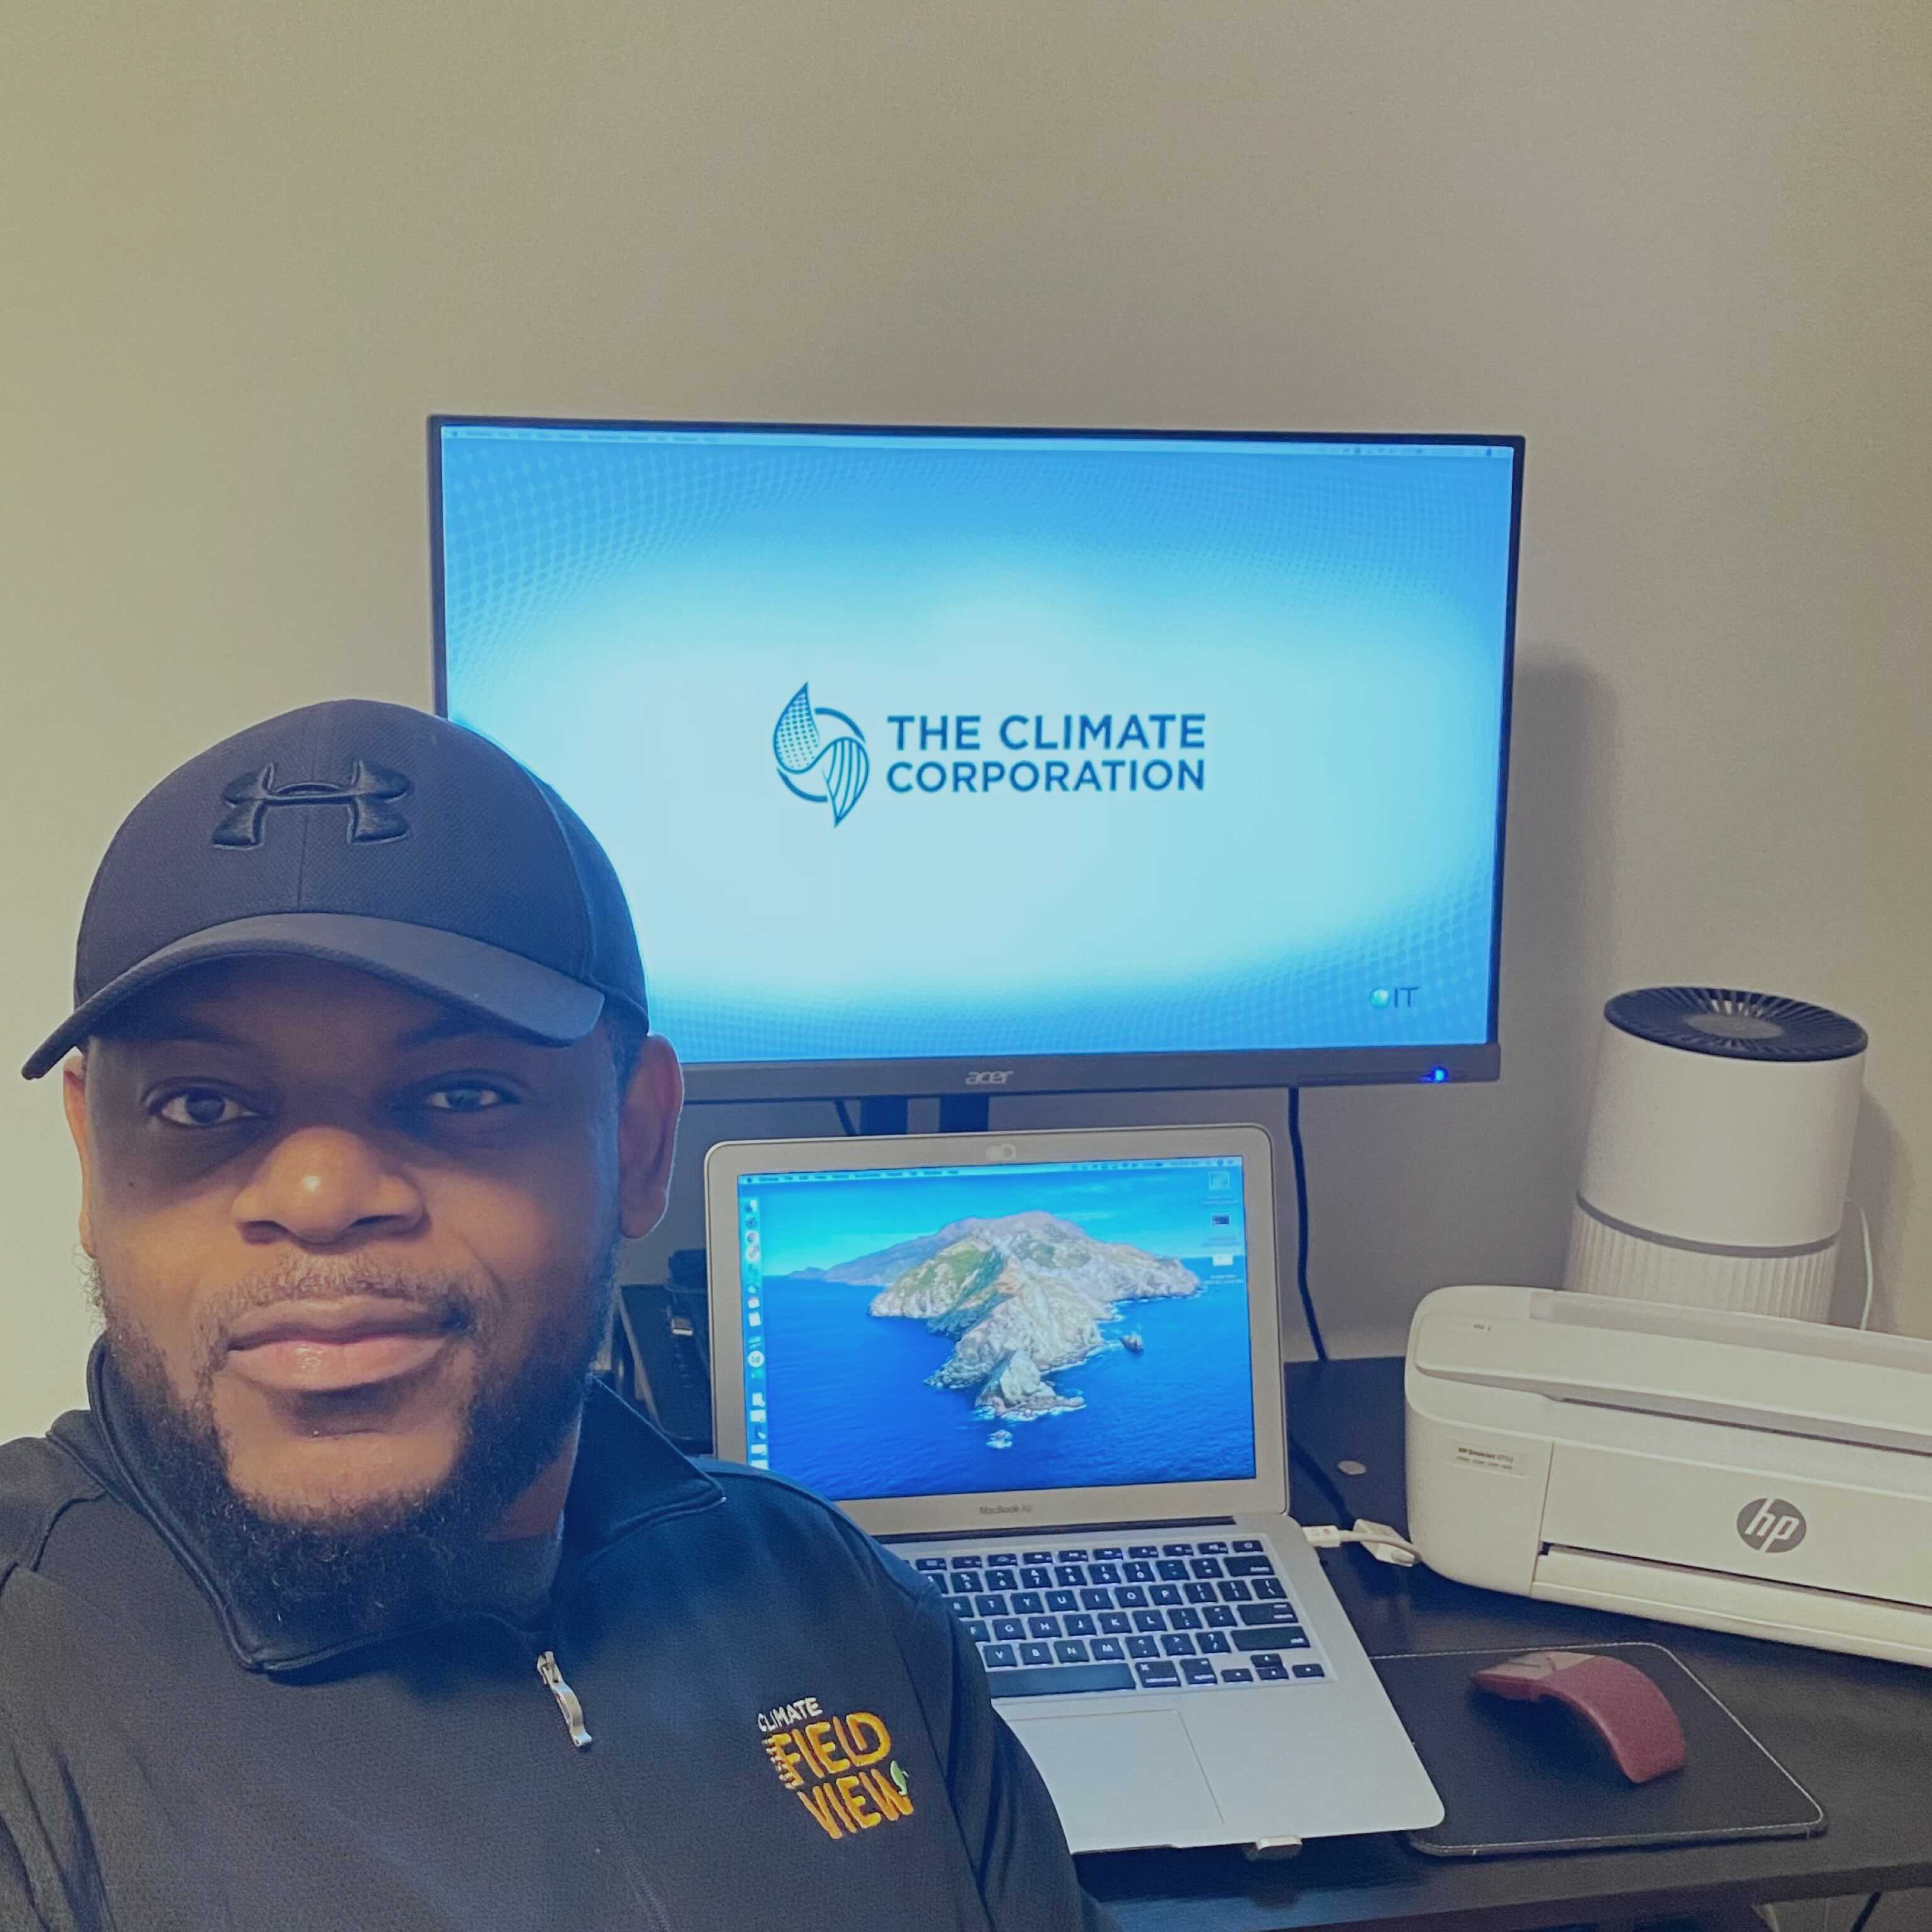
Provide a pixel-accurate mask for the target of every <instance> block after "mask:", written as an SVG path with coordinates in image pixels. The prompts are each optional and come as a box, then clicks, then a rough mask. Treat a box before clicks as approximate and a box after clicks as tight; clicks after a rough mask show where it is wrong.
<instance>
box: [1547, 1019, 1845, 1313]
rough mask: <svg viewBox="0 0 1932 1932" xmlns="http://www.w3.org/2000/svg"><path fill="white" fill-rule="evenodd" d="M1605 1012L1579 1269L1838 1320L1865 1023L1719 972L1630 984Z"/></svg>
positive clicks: (1627, 1290)
mask: <svg viewBox="0 0 1932 1932" xmlns="http://www.w3.org/2000/svg"><path fill="white" fill-rule="evenodd" d="M1604 1022H1605V1024H1604V1034H1603V1043H1602V1047H1601V1052H1600V1055H1599V1057H1598V1064H1597V1092H1596V1102H1595V1107H1594V1108H1593V1109H1592V1113H1591V1117H1590V1136H1589V1143H1588V1145H1587V1147H1586V1149H1585V1151H1584V1156H1583V1178H1582V1181H1581V1182H1580V1184H1579V1185H1578V1187H1577V1205H1576V1207H1575V1209H1574V1212H1573V1214H1572V1216H1571V1223H1570V1256H1569V1260H1568V1263H1567V1265H1565V1269H1564V1273H1563V1285H1564V1286H1565V1287H1566V1288H1571V1289H1582V1290H1583V1291H1584V1292H1586V1293H1589V1294H1592V1295H1625V1296H1629V1297H1631V1298H1634V1299H1637V1300H1639V1301H1670V1302H1676V1303H1677V1304H1680V1305H1681V1306H1683V1307H1691V1308H1720V1309H1731V1310H1739V1311H1740V1312H1742V1313H1748V1314H1752V1315H1784V1316H1793V1317H1795V1318H1796V1319H1799V1320H1801V1321H1806V1322H1822V1321H1823V1320H1824V1319H1826V1316H1827V1315H1828V1313H1829V1311H1830V1308H1831V1302H1832V1282H1833V1278H1834V1275H1835V1271H1836V1267H1837V1262H1838V1232H1839V1229H1840V1226H1841V1223H1843V1219H1844V1211H1845V1183H1846V1178H1847V1177H1848V1176H1849V1173H1850V1171H1851V1165H1852V1135H1853V1133H1855V1131H1856V1130H1857V1127H1858V1099H1859V1095H1860V1093H1861V1089H1862V1085H1863V1081H1864V1053H1865V1043H1866V1042H1865V1032H1864V1028H1862V1027H1861V1026H1859V1025H1857V1024H1855V1022H1852V1021H1851V1020H1849V1019H1846V1018H1845V1016H1843V1014H1842V1013H1833V1012H1832V1011H1831V1010H1829V1008H1826V1007H1814V1006H1808V1005H1807V1004H1805V1002H1804V1001H1802V1000H1787V999H1778V998H1772V997H1769V996H1768V995H1764V994H1761V993H1740V992H1727V991H1724V990H1723V989H1718V988H1715V987H1709V986H1649V987H1646V988H1644V989H1642V990H1641V991H1640V992H1631V993H1620V994H1619V995H1618V996H1617V997H1616V998H1615V999H1613V1001H1610V1004H1609V1005H1608V1006H1607V1007H1605V1008H1604Z"/></svg>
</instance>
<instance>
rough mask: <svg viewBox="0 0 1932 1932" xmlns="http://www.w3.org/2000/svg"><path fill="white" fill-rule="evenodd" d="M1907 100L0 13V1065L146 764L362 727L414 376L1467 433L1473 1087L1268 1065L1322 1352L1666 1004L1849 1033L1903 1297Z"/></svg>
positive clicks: (1495, 1269)
mask: <svg viewBox="0 0 1932 1932" xmlns="http://www.w3.org/2000/svg"><path fill="white" fill-rule="evenodd" d="M1928 75H1932V8H1927V7H1925V6H1924V5H1922V4H1919V0H1898V4H1895V5H1875V4H1853V0H1839V4H1835V5H1831V6H1812V5H1803V4H1799V0H1791V4H1771V3H1770V0H1765V4H1758V5H1700V4H1695V0H1691V4H1686V0H1667V4H1638V3H1637V0H1620V4H1619V5H1598V6H1593V5H1580V4H1571V5H1564V4H1556V0H1520V3H1519V0H1496V4H1490V5H1469V4H1460V5H1458V4H1454V0H1405V3H1404V4H1396V3H1395V0H1382V4H1378V3H1377V0H1324V4H1303V3H1302V0H1052V4H1050V5H1040V4H1039V0H997V4H996V0H977V4H973V5H956V6H938V5H910V6H908V5H904V4H902V0H815V4H805V5H800V4H797V0H745V4H738V5H718V3H717V0H656V4H652V5H619V4H617V0H554V4H552V5H548V6H546V7H527V6H522V5H509V4H507V0H475V4H471V5H460V4H458V5H449V4H440V5H434V6H431V5H423V4H421V0H413V4H410V0H400V3H399V4H392V5H386V6H380V7H379V6H377V5H371V4H360V5H327V6H312V7H294V6H283V7H276V8H273V9H271V8H269V7H261V6H248V5H239V4H217V0H172V4H170V5H166V6H160V7H154V6H139V5H132V4H121V5H99V4H89V0H60V4H55V0H16V4H15V5H13V7H11V8H10V9H9V10H8V12H7V26H6V28H5V40H4V48H0V181H5V184H6V187H5V193H4V196H0V665H4V688H0V824H4V827H5V833H4V838H0V868H4V869H0V886H4V898H3V899H0V904H4V906H5V915H4V916H5V922H6V933H7V945H6V947H5V949H4V951H0V1012H4V1013H5V1016H6V1019H7V1028H6V1029H5V1031H6V1035H7V1041H8V1043H9V1044H8V1046H7V1056H6V1057H7V1059H8V1060H10V1061H17V1060H18V1059H19V1058H20V1057H22V1056H23V1055H24V1053H25V1052H26V1049H27V1048H28V1046H30V1045H31V1043H32V1042H33V1041H34V1040H35V1039H36V1038H37V1037H38V1036H39V1034H40V1031H42V1029H43V1028H44V1027H45V1026H46V1025H48V1024H49V1022H51V1021H52V1019H54V1018H55V1017H57V1016H58V1014H59V1013H61V1012H63V1011H64V1010H65V1008H64V1006H63V1004H62V1001H63V998H64V989H65V981H66V979H67V976H68V971H69V961H70V957H71V944H72V935H73V929H74V922H75V919H76V917H77V913H78V911H79V908H80V901H81V897H82V894H83V891H84V889H85V888H86V883H87V880H88V877H89V873H90V872H91V871H92V867H93V865H94V863H95V859H96V858H97V857H98V854H99V852H100V850H101V847H102V845H103V844H104V841H106V839H107V836H108V835H109V833H110V832H111V830H112V829H113V826H114V824H115V822H116V821H117V820H118V818H119V817H120V815H121V813H122V812H123V811H124V810H125V809H126V808H127V805H129V804H130V803H131V802H132V801H133V799H134V798H135V797H136V796H137V795H138V794H139V792H140V791H141V790H142V789H143V788H144V787H145V786H147V785H148V784H149V783H151V781H153V780H154V779H155V778H157V777H159V776H160V775H161V774H162V773H163V772H164V771H166V769H169V767H170V766H172V765H173V764H174V763H176V762H177V761H178V760H180V759H181V757H184V756H185V755H187V754H188V753H190V751H193V750H195V749H196V748H199V746H200V745H202V744H203V743H205V742H208V741H209V740H210V739H212V738H214V736H217V735H219V734H220V733H223V732H226V731H227V730H231V729H233V728H234V727H237V726H239V725H240V724H242V723H244V722H245V721H248V720H250V719H251V718H254V717H257V716H258V715H263V714H266V713H267V712H269V711H271V710H273V709H280V708H282V707H284V706H289V705H293V704H296V703H302V702H305V701H306V700H310V699H313V698H317V697H323V696H326V695H329V694H338V693H344V692H352V691H354V692H365V693H368V694H374V695H378V696H384V697H394V698H400V699H405V700H416V701H426V700H427V697H428V618H427V598H426V589H425V550H426V543H425V511H424V459H423V449H422V419H423V418H424V416H425V415H426V414H427V413H428V412H430V411H431V410H498V411H521V412H530V413H570V414H580V415H586V416H596V415H631V416H646V415H659V416H681V415H690V416H719V417H731V416H750V417H773V418H780V419H783V418H788V417H789V418H820V419H826V418H829V419H841V418H853V419H868V418H869V419H876V420H884V421H892V420H895V419H896V420H907V419H910V420H922V421H940V422H943V421H948V420H956V421H961V422H1033V421H1045V422H1059V423H1087V422H1091V423H1110V422H1128V423H1154V424H1160V423H1174V424H1181V425H1236V426H1268V425H1275V426H1283V427H1296V428H1323V427H1333V428H1355V429H1361V428H1391V429H1418V430H1420V429H1452V428H1454V429H1461V428H1481V429H1499V430H1519V431H1523V433H1525V434H1526V435H1527V437H1529V465H1528V471H1527V479H1528V484H1527V494H1526V515H1525V523H1524V532H1523V588H1522V601H1521V673H1520V691H1519V709H1518V719H1519V726H1518V742H1517V766H1516V782H1515V786H1514V802H1513V810H1514V818H1513V822H1512V825H1511V850H1510V863H1509V882H1508V893H1509V903H1508V938H1507V943H1506V948H1505V972H1506V982H1505V1005H1504V1012H1505V1055H1506V1063H1505V1064H1506V1067H1507V1073H1506V1074H1505V1078H1504V1079H1503V1080H1502V1082H1501V1083H1500V1085H1497V1086H1495V1087H1493V1088H1486V1089H1481V1090H1477V1089H1470V1090H1463V1091H1454V1090H1452V1091H1447V1092H1441V1093H1422V1092H1418V1091H1412V1090H1397V1091H1365V1092H1357V1093H1335V1094H1318V1095H1316V1096H1313V1097H1311V1099H1310V1102H1309V1105H1308V1109H1307V1120H1308V1127H1309V1130H1310V1142H1311V1158H1312V1161H1313V1178H1314V1184H1315V1202H1316V1217H1317V1219H1316V1226H1315V1262H1316V1280H1317V1287H1318V1292H1319V1295H1320V1297H1321V1299H1322V1302H1323V1304H1324V1305H1325V1308H1326V1310H1327V1311H1328V1325H1329V1327H1330V1329H1331V1333H1332V1334H1333V1335H1334V1337H1335V1340H1336V1341H1337V1343H1338V1345H1339V1346H1341V1347H1343V1348H1344V1349H1354V1350H1361V1349H1371V1348H1376V1347H1379V1346H1393V1345H1394V1342H1395V1340H1397V1337H1399V1336H1400V1333H1401V1332H1402V1330H1403V1325H1404V1324H1405V1323H1406V1319H1407V1316H1408V1313H1409V1310H1410V1308H1411V1307H1412V1305H1413V1304H1414V1302H1415V1298H1417V1296H1418V1295H1419V1294H1420V1293H1421V1292H1423V1291H1424V1290H1425V1289H1427V1288H1429V1287H1430V1286H1434V1285H1436V1284H1438V1283H1442V1282H1445V1281H1448V1280H1466V1279H1472V1278H1477V1277H1500V1278H1511V1279H1518V1280H1548V1279H1550V1278H1551V1277H1552V1276H1553V1274H1554V1272H1555V1271H1556V1270H1557V1269H1558V1268H1559V1266H1560V1264H1561V1258H1562V1241H1563V1233H1564V1228H1565V1205H1566V1202H1567V1201H1568V1196H1569V1193H1570V1190H1571V1186H1572V1185H1573V1183H1574V1173H1575V1169H1576V1165H1577V1156H1578V1153H1579V1144H1580V1133H1581V1128H1582V1124H1583V1118H1584V1115H1585V1111H1586V1106H1587V1094H1588V1085H1589V1061H1590V1055H1591V1052H1592V1020H1593V1015H1594V1013H1595V1010H1596V1009H1597V1007H1598V1006H1599V1004H1601V1001H1602V1000H1603V998H1604V996H1605V995H1607V994H1608V993H1610V992H1613V991H1614V990H1616V989H1618V988H1619V987H1622V986H1628V985H1632V984H1637V983H1643V982H1646V981H1649V980H1658V979H1676V978H1680V977H1683V978H1703V977H1712V978H1715V979H1718V980H1730V981H1733V982H1739V983H1746V984H1750V985H1754V986H1764V987H1768V988H1769V989H1774V990H1778V991H1786V992H1793V993H1796V994H1799V995H1806V996H1808V997H1811V998H1817V999H1821V1000H1824V1001H1828V1002H1830V1003H1832V1004H1837V1005H1840V1006H1842V1007H1845V1008H1846V1009H1847V1010H1849V1011H1850V1012H1852V1013H1854V1014H1855V1015H1857V1016H1858V1017H1859V1018H1861V1019H1863V1020H1864V1021H1865V1022H1867V1025H1869V1026H1870V1028H1871V1030H1872V1032H1873V1039H1874V1046H1873V1052H1872V1055H1871V1059H1870V1067H1869V1075H1868V1087H1869V1093H1870V1100H1869V1102H1868V1104H1867V1110H1866V1114H1865V1117H1864V1122H1863V1124H1862V1128H1861V1136H1860V1141H1859V1146H1858V1161H1857V1166H1856V1169H1855V1181H1854V1184H1855V1187H1856V1189H1857V1190H1858V1192H1859V1193H1861V1196H1863V1198H1864V1199H1865V1201H1866V1202H1867V1204H1868V1205H1869V1206H1870V1208H1871V1209H1872V1211H1873V1215H1874V1217H1875V1220H1876V1227H1877V1232H1878V1246H1879V1268H1880V1273H1881V1283H1880V1289H1879V1319H1880V1320H1881V1321H1882V1322H1884V1323H1885V1324H1886V1325H1889V1326H1894V1327H1900V1328H1910V1329H1912V1330H1915V1331H1916V1332H1918V1333H1921V1334H1932V1205H1928V1202H1927V1196H1926V1193H1925V1190H1924V1187H1923V1186H1922V1185H1921V1184H1918V1180H1917V1177H1918V1174H1919V1173H1920V1172H1922V1171H1923V1169H1924V1168H1925V1166H1926V1164H1927V1162H1928V1160H1932V1044H1928V1029H1927V1026H1926V1024H1925V1022H1924V1010H1925V1002H1924V998H1923V997H1922V995H1921V990H1920V986H1919V983H1918V980H1919V975H1920V974H1921V971H1923V970H1924V962H1925V960H1926V959H1927V956H1928V955H1932V944H1928V941H1932V916H1929V915H1928V911H1927V863H1926V858H1925V848H1926V845H1927V839H1928V835H1932V758H1928V757H1927V756H1926V755H1925V754H1924V751H1923V749H1922V747H1921V736H1922V735H1923V733H1924V727H1925V722H1926V720H1927V716H1928V715H1932V706H1928V703H1927V699H1928V691H1927V668H1926V664H1927V637H1926V629H1925V626H1926V609H1927V591H1928V589H1932V564H1928V558H1932V543H1928V541H1927V530H1928V528H1932V481H1928V475H1932V470H1929V469H1928V458H1927V452H1928V450H1932V401H1929V400H1928V389H1927V336H1926V329H1927V314H1928V310H1932V302H1928V297H1932V272H1928V252H1927V229H1928V222H1927V214H1928V209H1929V208H1932V124H1928V114H1927V106H1928V81H1927V77H1928ZM555 775H556V777H557V778H559V781H562V783H563V784H564V785H565V788H566V789H567V788H568V773H564V772H559V773H557V774H555ZM691 835H693V836H700V835H701V833H699V832H695V831H694V832H692V833H691ZM1261 849H1262V850H1265V846H1263V847H1261ZM1256 889H1257V890H1262V891H1265V890H1266V889H1267V879H1266V868H1265V862H1263V863H1262V864H1260V865H1258V867H1257V872H1256ZM641 910H642V912H643V917H644V919H645V920H646V922H647V921H648V917H649V909H648V908H647V907H646V908H643V909H641ZM1190 1104H1191V1103H1190ZM1262 1104H1263V1103H1262V1100H1253V1101H1250V1100H1227V1099H1226V1097H1223V1099H1222V1100H1220V1101H1217V1103H1215V1104H1214V1109H1212V1110H1213V1111H1217V1112H1220V1111H1232V1112H1253V1111H1254V1109H1255V1108H1256V1107H1257V1106H1261V1105H1262ZM1063 1111H1064V1110H1063ZM1100 1111H1101V1109H1100V1108H1098V1107H1096V1109H1094V1112H1096V1113H1099V1112H1100ZM1163 1111H1165V1112H1166V1113H1167V1114H1168V1115H1169V1117H1170V1118H1171V1117H1172V1115H1173V1114H1174V1112H1175V1111H1177V1109H1176V1108H1175V1103H1172V1102H1169V1103H1165V1106H1164V1109H1163ZM1106 1112H1107V1113H1108V1115H1109V1116H1110V1117H1112V1118H1126V1117H1128V1116H1127V1109H1126V1107H1125V1106H1124V1104H1121V1103H1114V1104H1111V1105H1110V1106H1109V1107H1108V1108H1107V1109H1106ZM1143 1117H1145V1116H1143ZM747 1124H749V1125H750V1126H751V1127H753V1128H755V1129H759V1130H772V1131H775V1130H784V1131H794V1132H795V1131H799V1130H808V1131H817V1130H822V1129H823V1127H825V1126H826V1124H827V1116H826V1115H825V1113H824V1112H823V1110H822V1109H786V1110H774V1111H772V1112H767V1113H764V1114H760V1115H753V1116H750V1117H746V1116H744V1115H737V1116H735V1117H733V1118H730V1119H729V1120H726V1119H724V1118H718V1117H714V1118H711V1119H709V1120H706V1121H697V1122H696V1123H694V1132H693V1134H692V1136H691V1140H692V1144H693V1146H694V1147H695V1145H696V1144H697V1142H699V1141H700V1140H701V1139H703V1138H704V1137H705V1136H706V1135H709V1134H716V1133H721V1132H723V1131H724V1130H726V1129H727V1127H728V1129H729V1130H730V1131H733V1132H736V1131H741V1130H743V1129H744V1128H745V1127H746V1126H747ZM0 1136H4V1139H0V1217H4V1223H5V1228H6V1230H7V1273H6V1277H5V1283H4V1286H0V1436H5V1435H7V1434H10V1433H13V1432H15V1431H17V1430H26V1429H30V1428H34V1427H38V1426H40V1424H43V1422H44V1421H46V1419H47V1418H48V1417H49V1415H50V1414H51V1413H52V1412H54V1411H55V1409H58V1408H59V1407H61V1406H64V1405H65V1403H68V1401H70V1400H72V1399H73V1397H74V1395H75V1394H76V1392H77V1389H78V1387H79V1372H80V1360H81V1356H82V1353H83V1349H84V1346H85V1343H86V1338H87V1334H88V1332H89V1323H88V1321H87V1319H86V1316H85V1314H84V1312H83V1308H82V1306H81V1302H80V1292H79V1288H78V1284H77V1277H76V1273H75V1270H74V1266H73V1262H72V1249H73V1235H72V1228H73V1217H74V1183H73V1179H72V1173H71V1155H70V1153H69V1151H68V1148H67V1145H66V1142H65V1135H64V1133H63V1132H62V1128H61V1126H60V1124H59V1119H58V1100H57V1096H56V1094H55V1091H54V1088H53V1086H52V1084H51V1083H43V1084H42V1085H40V1086H38V1087H34V1088H27V1087H25V1086H24V1085H20V1083H17V1082H16V1083H14V1084H13V1085H12V1086H11V1087H7V1086H6V1085H4V1084H0ZM693 1178H694V1167H692V1168H690V1169H687V1171H686V1173H685V1178H684V1184H683V1186H682V1189H681V1190H680V1193H679V1198H678V1200H677V1202H676V1205H675V1207H674V1208H673V1220H672V1224H671V1227H670V1230H669V1238H673V1239H677V1240H681V1241H690V1240H694V1239H695V1238H697V1221H696V1203H695V1198H694V1190H693V1188H692V1186H691V1183H692V1180H693ZM660 1245H661V1244H660Z"/></svg>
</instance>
